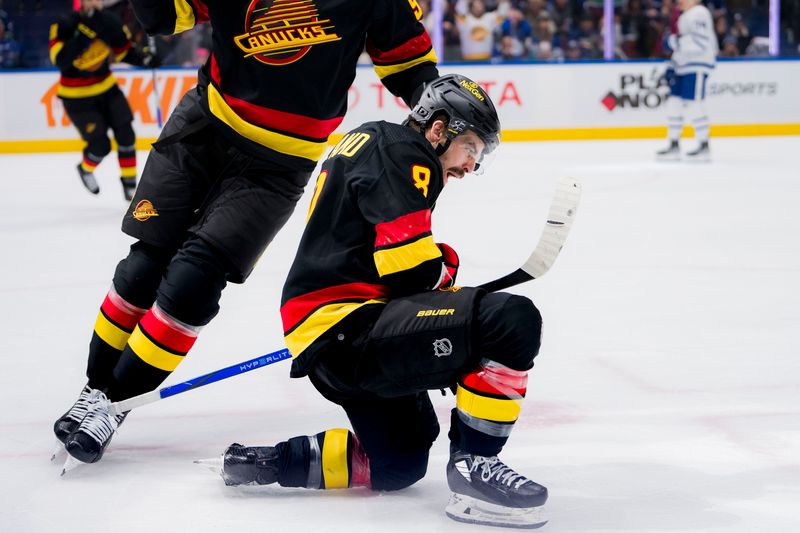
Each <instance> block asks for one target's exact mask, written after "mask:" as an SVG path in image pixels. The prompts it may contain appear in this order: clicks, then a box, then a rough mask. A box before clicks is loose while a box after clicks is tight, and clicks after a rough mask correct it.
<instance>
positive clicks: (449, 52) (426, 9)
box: [370, 0, 461, 62]
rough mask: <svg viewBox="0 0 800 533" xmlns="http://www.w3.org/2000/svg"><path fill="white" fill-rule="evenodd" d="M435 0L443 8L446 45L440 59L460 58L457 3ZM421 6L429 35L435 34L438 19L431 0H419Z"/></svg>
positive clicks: (444, 41) (451, 59) (443, 31)
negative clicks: (433, 12)
mask: <svg viewBox="0 0 800 533" xmlns="http://www.w3.org/2000/svg"><path fill="white" fill-rule="evenodd" d="M433 1H434V2H436V3H437V4H440V5H441V8H442V9H441V10H442V41H443V43H442V44H443V45H444V50H442V52H441V56H442V57H440V58H439V59H440V60H442V61H453V60H458V59H460V58H461V43H460V42H459V40H458V28H456V19H455V4H454V3H452V2H448V0H433ZM419 6H420V8H422V13H423V19H422V24H423V25H424V26H425V29H426V30H428V35H433V34H434V31H435V28H434V26H435V25H436V22H437V21H436V20H434V18H433V16H432V15H431V11H432V3H431V0H419ZM437 53H438V52H437ZM370 62H371V60H370Z"/></svg>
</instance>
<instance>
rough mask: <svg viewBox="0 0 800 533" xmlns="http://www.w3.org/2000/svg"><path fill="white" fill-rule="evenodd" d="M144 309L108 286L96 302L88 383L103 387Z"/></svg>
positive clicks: (108, 379) (144, 311)
mask: <svg viewBox="0 0 800 533" xmlns="http://www.w3.org/2000/svg"><path fill="white" fill-rule="evenodd" d="M146 312H147V310H146V309H141V308H139V307H136V306H134V305H132V304H130V303H129V302H127V301H125V300H124V299H123V298H122V297H121V296H120V295H119V294H118V293H117V291H116V289H115V288H114V287H113V286H112V287H111V289H110V290H109V291H108V294H107V295H106V297H105V300H103V304H102V305H101V306H100V312H99V313H98V315H97V320H96V321H95V324H94V332H93V333H92V340H91V342H90V343H89V363H88V368H87V370H86V375H87V377H88V378H89V386H90V387H91V388H93V389H104V388H105V387H107V386H108V383H109V381H110V379H111V372H112V371H113V369H114V367H115V366H116V364H117V361H119V357H120V354H121V353H122V350H123V349H124V348H125V345H126V344H127V342H128V338H129V337H130V336H131V333H132V332H133V329H134V327H135V326H136V324H137V322H139V320H140V319H141V318H142V317H143V316H144V314H145V313H146Z"/></svg>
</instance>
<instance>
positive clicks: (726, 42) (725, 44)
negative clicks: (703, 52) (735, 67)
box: [719, 35, 741, 57]
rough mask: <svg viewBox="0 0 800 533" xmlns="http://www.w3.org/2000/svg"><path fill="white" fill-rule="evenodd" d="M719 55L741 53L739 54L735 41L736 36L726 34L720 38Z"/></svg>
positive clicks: (737, 54) (733, 55)
mask: <svg viewBox="0 0 800 533" xmlns="http://www.w3.org/2000/svg"><path fill="white" fill-rule="evenodd" d="M719 55H720V56H721V57H738V56H739V55H741V54H739V45H738V43H737V42H736V37H734V36H733V35H728V36H726V37H725V38H723V39H722V44H721V45H720V49H719Z"/></svg>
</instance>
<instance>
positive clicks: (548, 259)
mask: <svg viewBox="0 0 800 533" xmlns="http://www.w3.org/2000/svg"><path fill="white" fill-rule="evenodd" d="M580 199H581V184H580V182H578V180H576V179H573V178H559V179H558V182H557V183H556V193H555V196H554V197H553V202H552V203H551V204H550V212H549V213H548V214H547V224H545V226H544V230H543V231H542V236H541V237H540V238H539V242H538V244H537V245H536V248H535V249H534V250H533V253H531V256H530V257H529V258H528V260H527V261H525V264H523V265H522V266H521V267H520V268H518V269H517V270H515V271H514V272H512V273H510V274H506V275H505V276H503V277H501V278H498V279H496V280H493V281H489V282H487V283H484V284H482V285H478V287H480V288H481V289H485V290H486V291H488V292H495V291H499V290H503V289H507V288H508V287H512V286H514V285H519V284H520V283H524V282H526V281H530V280H532V279H536V278H540V277H542V276H543V275H544V274H545V273H546V272H547V271H548V270H550V267H551V266H553V263H554V262H555V260H556V257H558V253H559V252H560V251H561V248H562V247H563V246H564V242H565V241H566V240H567V235H569V230H570V228H572V222H573V221H574V220H575V213H576V212H577V210H578V204H579V203H580Z"/></svg>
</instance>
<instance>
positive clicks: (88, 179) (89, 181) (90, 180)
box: [78, 163, 100, 194]
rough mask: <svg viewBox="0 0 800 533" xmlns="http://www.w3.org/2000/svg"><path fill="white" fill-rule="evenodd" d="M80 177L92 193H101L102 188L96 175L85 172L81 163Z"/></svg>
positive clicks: (79, 165) (79, 167) (79, 168)
mask: <svg viewBox="0 0 800 533" xmlns="http://www.w3.org/2000/svg"><path fill="white" fill-rule="evenodd" d="M78 176H80V178H81V183H83V186H84V187H86V189H87V190H88V191H89V192H90V193H92V194H97V193H99V192H100V186H99V185H98V184H97V180H96V179H95V177H94V173H93V172H87V171H85V170H83V166H81V164H80V163H78Z"/></svg>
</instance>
